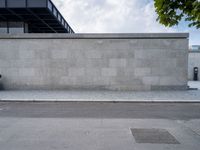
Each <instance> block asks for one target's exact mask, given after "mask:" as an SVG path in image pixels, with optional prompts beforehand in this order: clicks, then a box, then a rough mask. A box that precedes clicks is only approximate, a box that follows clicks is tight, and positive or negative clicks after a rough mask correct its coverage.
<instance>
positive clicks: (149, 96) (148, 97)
mask: <svg viewBox="0 0 200 150" xmlns="http://www.w3.org/2000/svg"><path fill="white" fill-rule="evenodd" d="M188 85H189V86H190V88H199V89H200V82H196V81H190V82H189V83H188ZM0 101H52V102H57V101H58V102H59V101H61V102H62V101H67V102H74V101H83V102H84V101H88V102H200V90H188V91H145V92H132V91H129V92H127V91H123V92H122V91H78V90H76V91H36V90H34V91H0Z"/></svg>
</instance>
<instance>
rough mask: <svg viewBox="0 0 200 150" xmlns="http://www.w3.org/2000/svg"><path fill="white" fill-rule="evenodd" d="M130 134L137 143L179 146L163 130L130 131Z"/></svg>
mask: <svg viewBox="0 0 200 150" xmlns="http://www.w3.org/2000/svg"><path fill="white" fill-rule="evenodd" d="M131 132H132V134H133V136H134V138H135V141H136V142H137V143H152V144H180V143H179V142H178V141H177V140H176V139H175V137H174V136H173V135H171V134H170V133H169V132H168V131H167V130H165V129H131Z"/></svg>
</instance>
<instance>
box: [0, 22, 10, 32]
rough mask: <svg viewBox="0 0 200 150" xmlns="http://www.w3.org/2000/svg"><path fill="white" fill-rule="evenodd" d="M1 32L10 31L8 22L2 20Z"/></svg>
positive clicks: (0, 23) (0, 24)
mask: <svg viewBox="0 0 200 150" xmlns="http://www.w3.org/2000/svg"><path fill="white" fill-rule="evenodd" d="M0 33H8V28H7V22H0Z"/></svg>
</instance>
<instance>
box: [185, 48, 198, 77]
mask: <svg viewBox="0 0 200 150" xmlns="http://www.w3.org/2000/svg"><path fill="white" fill-rule="evenodd" d="M194 67H198V68H199V79H200V52H199V51H190V52H189V60H188V78H189V80H193V76H194V71H193V70H194Z"/></svg>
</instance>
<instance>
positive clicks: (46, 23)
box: [26, 8, 57, 33]
mask: <svg viewBox="0 0 200 150" xmlns="http://www.w3.org/2000/svg"><path fill="white" fill-rule="evenodd" d="M26 10H27V11H28V12H30V13H31V14H32V15H33V16H34V17H36V18H37V19H38V20H40V21H41V22H42V23H44V24H45V25H46V26H47V27H49V28H50V29H51V30H52V31H53V32H55V33H57V32H56V30H54V29H53V28H52V27H51V26H49V25H48V24H47V23H46V22H45V21H44V20H42V19H41V18H40V17H39V16H37V15H36V14H34V13H33V12H32V10H30V9H28V8H27V9H26Z"/></svg>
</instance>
